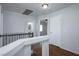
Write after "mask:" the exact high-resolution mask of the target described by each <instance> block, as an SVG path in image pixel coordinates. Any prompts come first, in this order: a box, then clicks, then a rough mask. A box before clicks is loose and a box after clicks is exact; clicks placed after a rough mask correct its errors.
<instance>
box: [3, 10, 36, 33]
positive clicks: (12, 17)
mask: <svg viewBox="0 0 79 59" xmlns="http://www.w3.org/2000/svg"><path fill="white" fill-rule="evenodd" d="M3 22H4V25H3V28H4V33H24V32H28V28H27V23H28V22H32V23H33V28H32V31H33V32H35V30H34V29H35V28H34V27H35V18H34V17H32V16H27V15H22V14H19V13H15V12H10V11H5V10H4V17H3Z"/></svg>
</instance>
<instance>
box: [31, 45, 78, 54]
mask: <svg viewBox="0 0 79 59" xmlns="http://www.w3.org/2000/svg"><path fill="white" fill-rule="evenodd" d="M41 55H42V48H41V47H40V48H33V54H32V56H41ZM49 56H79V55H77V54H75V53H72V52H70V51H67V50H64V49H61V48H60V47H58V46H55V45H49Z"/></svg>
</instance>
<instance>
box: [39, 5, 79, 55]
mask: <svg viewBox="0 0 79 59" xmlns="http://www.w3.org/2000/svg"><path fill="white" fill-rule="evenodd" d="M41 17H43V18H45V17H47V18H48V20H49V21H48V22H49V24H48V26H49V28H48V33H49V34H50V44H55V45H57V46H60V47H61V48H63V49H66V50H69V51H71V52H74V53H78V54H79V4H76V5H72V6H69V7H66V8H64V9H62V10H59V11H56V12H54V13H51V14H48V15H42V16H39V17H38V19H39V20H40V18H41ZM41 19H42V18H41Z"/></svg>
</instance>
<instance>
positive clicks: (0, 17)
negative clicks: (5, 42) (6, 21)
mask: <svg viewBox="0 0 79 59" xmlns="http://www.w3.org/2000/svg"><path fill="white" fill-rule="evenodd" d="M2 34H3V13H2V6H1V5H0V35H2ZM1 46H2V38H1V37H0V47H1Z"/></svg>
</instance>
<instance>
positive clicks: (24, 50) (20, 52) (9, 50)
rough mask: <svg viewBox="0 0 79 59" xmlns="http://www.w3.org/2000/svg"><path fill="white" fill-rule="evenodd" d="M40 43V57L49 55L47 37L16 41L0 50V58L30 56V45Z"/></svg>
mask: <svg viewBox="0 0 79 59" xmlns="http://www.w3.org/2000/svg"><path fill="white" fill-rule="evenodd" d="M39 42H40V43H42V55H43V56H48V55H49V38H48V36H40V37H33V38H26V39H21V40H17V41H15V42H13V43H11V44H8V45H6V46H4V47H1V48H0V56H31V53H32V50H31V45H32V44H35V43H39Z"/></svg>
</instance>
